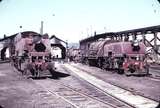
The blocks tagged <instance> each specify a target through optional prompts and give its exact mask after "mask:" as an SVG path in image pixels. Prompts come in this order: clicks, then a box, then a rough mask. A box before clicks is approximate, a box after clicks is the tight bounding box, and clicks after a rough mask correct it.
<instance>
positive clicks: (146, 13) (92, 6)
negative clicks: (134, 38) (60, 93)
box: [0, 0, 160, 42]
mask: <svg viewBox="0 0 160 108" xmlns="http://www.w3.org/2000/svg"><path fill="white" fill-rule="evenodd" d="M41 21H43V22H44V30H43V31H44V33H48V34H49V35H50V36H51V35H56V36H57V37H58V38H60V39H62V40H64V41H66V40H67V41H68V42H79V40H81V39H84V38H87V37H88V36H91V35H93V34H94V32H95V31H96V33H104V32H117V31H123V30H129V29H136V28H141V27H148V26H155V25H160V3H158V1H157V0H2V2H0V38H3V36H4V34H6V36H10V35H13V34H15V33H18V32H22V31H35V32H38V33H40V24H41ZM20 26H22V28H20Z"/></svg>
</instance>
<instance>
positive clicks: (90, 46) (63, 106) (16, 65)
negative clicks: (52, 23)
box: [0, 26, 160, 108]
mask: <svg viewBox="0 0 160 108" xmlns="http://www.w3.org/2000/svg"><path fill="white" fill-rule="evenodd" d="M159 30H160V26H153V27H147V28H140V29H134V30H128V31H122V32H114V33H104V34H95V35H94V36H91V37H88V38H86V39H83V40H81V41H80V42H79V48H77V49H74V48H68V46H67V45H68V43H67V42H65V41H63V40H61V39H59V38H58V37H56V36H51V37H49V35H48V34H47V33H46V34H39V33H36V32H33V31H24V32H21V33H17V34H14V35H12V36H10V37H5V38H3V39H1V40H0V42H1V44H2V46H3V48H2V50H1V60H0V87H1V88H0V107H1V108H159V105H160V103H159V102H160V71H159V70H160V65H159V62H158V61H159V59H158V58H159V47H158V45H157V44H158V43H156V42H158V41H160V40H159V35H158V32H159ZM148 31H152V32H153V37H154V38H153V39H152V40H151V41H153V40H155V43H154V44H152V42H151V41H148V40H147V39H146V38H145V36H144V33H146V34H147V33H148ZM139 32H140V33H142V36H141V37H143V38H142V40H138V39H137V37H138V36H137V35H135V34H137V33H138V34H139ZM126 33H128V35H123V34H126ZM130 34H131V35H130ZM133 34H134V35H133ZM62 43H63V44H62ZM57 47H58V48H60V49H61V56H60V57H59V56H58V55H55V51H57ZM147 47H150V48H151V49H150V50H147ZM7 48H8V49H9V50H8V51H9V57H7V56H6V54H5V53H6V50H7ZM54 48H56V50H55V51H54V52H52V50H54Z"/></svg>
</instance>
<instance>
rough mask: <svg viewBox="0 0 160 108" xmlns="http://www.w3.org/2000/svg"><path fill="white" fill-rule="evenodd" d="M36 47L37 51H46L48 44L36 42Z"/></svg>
mask: <svg viewBox="0 0 160 108" xmlns="http://www.w3.org/2000/svg"><path fill="white" fill-rule="evenodd" d="M34 49H35V50H36V51H37V52H44V51H45V50H46V46H45V45H44V44H43V43H42V42H40V43H36V44H35V47H34Z"/></svg>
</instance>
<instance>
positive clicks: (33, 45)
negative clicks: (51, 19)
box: [12, 34, 55, 77]
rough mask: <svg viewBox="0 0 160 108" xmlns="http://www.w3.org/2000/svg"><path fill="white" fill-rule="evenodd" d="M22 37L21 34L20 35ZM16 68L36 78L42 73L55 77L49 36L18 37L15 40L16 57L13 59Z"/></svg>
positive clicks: (30, 35) (31, 35)
mask: <svg viewBox="0 0 160 108" xmlns="http://www.w3.org/2000/svg"><path fill="white" fill-rule="evenodd" d="M18 35H20V34H18ZM12 59H13V63H14V66H15V67H16V68H17V69H18V70H20V71H22V74H26V73H28V72H30V73H31V75H32V76H34V77H39V76H40V73H41V72H44V71H47V70H48V71H49V72H50V74H51V75H52V76H53V74H54V71H55V66H54V63H53V62H52V61H51V46H50V41H49V37H48V34H44V35H43V36H42V35H39V34H38V35H35V36H34V35H33V34H29V36H26V37H23V36H17V37H16V38H15V55H14V56H13V57H12Z"/></svg>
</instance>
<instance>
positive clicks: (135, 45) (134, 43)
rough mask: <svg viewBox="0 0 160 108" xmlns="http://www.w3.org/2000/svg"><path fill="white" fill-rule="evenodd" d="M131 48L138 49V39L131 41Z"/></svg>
mask: <svg viewBox="0 0 160 108" xmlns="http://www.w3.org/2000/svg"><path fill="white" fill-rule="evenodd" d="M132 47H133V48H132V50H133V51H139V50H140V46H139V42H138V40H134V41H133V42H132Z"/></svg>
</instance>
